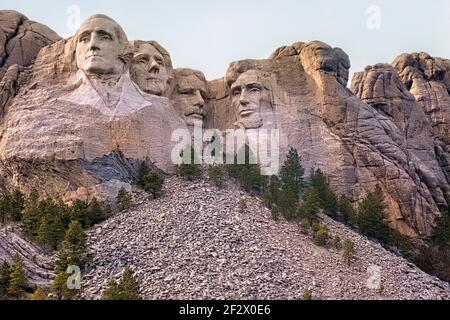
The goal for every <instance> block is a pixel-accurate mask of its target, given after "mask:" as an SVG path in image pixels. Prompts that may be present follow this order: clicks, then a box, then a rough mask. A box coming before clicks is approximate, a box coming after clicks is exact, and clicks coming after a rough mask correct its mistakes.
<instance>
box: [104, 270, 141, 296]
mask: <svg viewBox="0 0 450 320" xmlns="http://www.w3.org/2000/svg"><path fill="white" fill-rule="evenodd" d="M139 291H140V289H139V284H138V282H137V280H136V278H135V277H134V274H133V271H132V270H131V269H130V268H128V267H126V268H125V270H124V271H123V274H122V278H121V280H120V281H119V282H116V281H114V280H113V279H111V280H110V282H109V284H108V287H107V288H106V289H105V291H104V292H103V297H102V299H103V300H141V299H142V298H141V296H140V293H139Z"/></svg>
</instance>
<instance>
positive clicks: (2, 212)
mask: <svg viewBox="0 0 450 320" xmlns="http://www.w3.org/2000/svg"><path fill="white" fill-rule="evenodd" d="M10 202H11V196H10V195H9V193H8V192H5V193H2V194H0V223H5V222H6V220H7V219H8V212H9V207H10Z"/></svg>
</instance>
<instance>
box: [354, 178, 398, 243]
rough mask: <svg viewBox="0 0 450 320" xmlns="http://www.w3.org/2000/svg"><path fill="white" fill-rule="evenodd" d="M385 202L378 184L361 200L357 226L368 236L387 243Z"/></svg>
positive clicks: (388, 233) (388, 231)
mask: <svg viewBox="0 0 450 320" xmlns="http://www.w3.org/2000/svg"><path fill="white" fill-rule="evenodd" d="M384 209H385V204H384V196H383V191H382V190H381V188H380V187H379V186H377V187H376V188H375V190H374V191H373V192H370V193H369V194H368V195H367V197H366V198H365V199H364V200H363V201H362V202H361V204H360V206H359V208H358V217H357V221H358V227H359V229H360V231H361V232H362V233H363V234H365V235H366V236H368V237H371V238H375V239H378V240H380V241H382V242H384V243H387V242H388V241H389V239H390V233H391V232H390V229H389V227H388V226H387V225H386V223H385V221H384V220H385V216H386V214H385V212H384Z"/></svg>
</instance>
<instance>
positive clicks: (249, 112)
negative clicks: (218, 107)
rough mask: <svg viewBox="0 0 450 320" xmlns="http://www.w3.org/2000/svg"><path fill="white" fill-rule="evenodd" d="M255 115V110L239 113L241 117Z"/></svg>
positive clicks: (245, 110)
mask: <svg viewBox="0 0 450 320" xmlns="http://www.w3.org/2000/svg"><path fill="white" fill-rule="evenodd" d="M253 113H255V110H251V109H244V110H241V111H239V115H240V116H241V117H248V116H250V115H252V114H253Z"/></svg>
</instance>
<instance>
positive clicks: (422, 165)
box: [0, 12, 450, 238]
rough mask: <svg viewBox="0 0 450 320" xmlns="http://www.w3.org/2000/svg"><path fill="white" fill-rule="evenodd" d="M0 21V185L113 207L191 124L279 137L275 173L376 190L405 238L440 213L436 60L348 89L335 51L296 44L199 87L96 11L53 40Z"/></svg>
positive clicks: (441, 93)
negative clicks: (298, 165)
mask: <svg viewBox="0 0 450 320" xmlns="http://www.w3.org/2000/svg"><path fill="white" fill-rule="evenodd" d="M0 17H4V18H3V20H2V19H0V26H1V29H2V31H3V34H4V35H5V36H4V38H5V41H4V43H5V44H4V45H3V47H4V48H6V49H5V50H4V51H5V52H6V54H3V55H2V67H1V68H2V70H3V72H4V77H3V79H2V81H1V82H0V88H1V92H0V97H1V101H2V102H4V105H8V108H3V107H2V112H0V114H1V117H2V120H1V122H0V173H1V175H0V187H2V188H8V187H11V186H20V187H21V188H23V189H24V190H25V191H28V190H30V189H31V188H33V187H36V186H38V187H39V188H41V189H42V190H43V193H44V194H45V195H48V196H62V197H63V198H65V199H66V200H69V199H73V198H74V197H77V196H79V195H91V196H92V195H98V196H100V195H101V197H103V198H106V199H114V197H115V195H116V192H117V188H119V187H121V186H126V187H127V188H130V187H131V186H130V183H131V181H132V180H133V178H134V177H135V176H136V172H137V167H138V164H139V162H140V161H147V162H149V163H151V164H153V165H154V166H156V167H157V168H159V169H161V170H162V171H165V172H168V173H171V172H173V171H174V165H175V162H174V159H173V149H174V147H175V146H176V144H177V143H178V141H172V139H171V138H172V134H173V133H174V132H175V131H177V130H178V129H180V130H185V131H188V132H192V127H193V124H195V123H197V122H199V123H200V124H201V127H203V128H204V129H218V130H220V131H222V132H224V131H226V130H228V129H242V130H243V131H244V132H247V133H249V132H251V130H260V129H264V130H267V131H269V132H274V131H275V130H277V132H278V134H279V137H278V138H279V143H278V146H279V148H278V149H277V151H279V156H277V161H278V162H279V164H281V163H282V161H283V160H284V157H285V155H286V153H287V151H288V149H289V148H290V147H294V148H296V149H297V150H298V151H299V152H300V154H301V156H302V160H303V164H304V166H305V167H306V169H307V170H306V171H307V172H309V170H310V169H312V168H320V169H322V170H323V171H324V172H325V173H326V174H327V175H328V176H329V177H330V183H331V185H332V187H333V188H334V189H335V190H336V191H337V192H338V193H340V194H345V195H347V196H349V197H350V198H351V199H353V201H355V202H358V201H359V200H361V199H362V198H363V197H364V196H365V195H366V194H367V193H368V192H369V191H372V190H373V189H374V188H375V186H376V185H377V184H379V185H380V186H381V188H382V190H383V191H384V194H385V198H386V204H387V208H388V210H387V211H388V213H389V222H390V224H391V226H392V227H394V228H396V229H398V230H400V231H401V232H402V233H403V234H406V235H409V236H412V237H425V238H426V237H429V236H431V234H432V230H433V226H434V220H435V218H436V217H437V216H438V215H439V209H440V208H441V207H444V206H446V205H447V201H448V198H449V196H450V195H449V192H450V191H449V190H450V187H449V176H450V172H449V170H450V169H449V168H450V165H449V164H450V156H449V152H448V150H449V149H448V148H449V146H448V144H449V134H448V117H449V112H450V111H449V109H448V108H449V105H450V104H449V101H450V98H449V94H448V88H449V85H450V76H449V75H448V72H447V70H448V69H449V68H450V63H449V62H448V60H444V59H434V58H431V57H429V56H428V55H425V54H412V55H402V56H400V57H399V58H398V59H396V61H395V62H394V64H393V67H391V66H389V65H376V66H373V67H368V68H367V69H366V70H365V71H364V72H362V73H358V74H356V75H355V77H354V81H353V84H352V91H350V90H349V89H348V88H347V82H348V77H349V68H350V60H349V57H348V56H347V55H346V54H345V52H343V51H342V50H341V49H339V48H332V47H330V46H329V45H327V44H325V43H322V42H319V41H313V42H310V43H302V42H298V43H294V44H292V45H291V46H284V47H281V48H279V49H277V50H276V51H275V52H274V53H273V54H272V55H271V56H270V57H269V58H268V59H263V60H245V61H238V62H233V63H231V64H230V67H229V69H228V71H227V74H226V75H225V76H224V77H223V78H221V79H216V80H213V81H209V82H208V81H206V80H205V78H204V76H203V74H202V73H201V72H200V71H196V70H191V69H176V70H173V67H172V61H171V58H170V55H169V53H168V52H167V51H166V50H165V49H164V48H162V47H161V46H160V45H159V44H158V43H157V42H155V41H133V42H129V41H128V39H127V36H126V33H125V32H124V30H123V29H122V28H121V27H120V26H119V25H118V24H117V23H116V22H115V21H114V20H112V19H111V18H109V17H106V16H103V15H96V16H93V17H91V18H89V19H87V20H86V21H85V22H84V23H83V24H82V26H81V27H80V29H79V30H78V31H77V33H76V34H75V35H74V36H73V37H72V38H69V39H61V40H59V41H56V40H58V37H57V36H53V35H52V32H51V31H48V30H47V31H45V32H44V31H43V30H44V29H45V27H43V26H39V27H38V26H35V24H33V23H31V22H27V21H28V20H26V18H24V17H22V16H21V15H20V14H17V13H11V12H3V13H2V16H0ZM26 26H28V27H26ZM27 28H28V29H27ZM22 29H23V30H22ZM20 30H22V31H20ZM24 30H28V31H24ZM98 30H101V34H102V37H99V36H98V34H97V33H98V32H99V31H98ZM22 33H23V34H24V36H23V37H18V38H17V37H16V35H15V34H22ZM16 38H17V39H16ZM8 39H9V40H8ZM14 39H16V40H14ZM24 39H31V40H30V41H28V40H27V41H28V42H26V43H28V44H27V45H29V46H30V47H32V48H38V47H39V46H41V47H42V45H44V44H48V43H51V44H50V45H48V46H46V47H44V48H42V50H40V51H39V54H38V56H37V58H36V62H35V63H34V64H33V65H32V67H31V66H29V65H30V64H31V61H32V60H33V59H34V57H33V59H31V58H28V57H23V59H22V60H17V59H16V58H14V56H16V55H18V54H16V53H14V52H16V51H14V50H16V49H14V48H16V47H17V46H19V47H20V46H22V47H24V46H25V42H23V43H22V42H20V41H22V40H23V41H25V40H24ZM33 39H34V40H33ZM45 39H46V41H48V43H45V41H44V40H45ZM14 41H16V42H17V41H19V42H17V43H20V44H21V45H17V46H13V45H12V44H13V43H15V42H14ZM33 41H34V42H33ZM55 41H56V42H55ZM30 43H33V44H30ZM13 49H14V50H13ZM33 50H34V49H33ZM33 50H31V49H30V50H27V55H28V53H29V54H30V55H32V53H33V52H35V51H33ZM36 50H37V49H36ZM36 54H37V52H36ZM36 54H35V55H34V56H36ZM14 59H16V60H14ZM14 63H16V64H17V63H18V66H16V65H15V64H14ZM17 82H19V83H20V84H21V85H20V88H17V87H16V86H15V83H17ZM251 141H255V140H254V139H253V140H252V139H250V138H249V139H248V142H251ZM260 141H263V140H260ZM272 151H273V150H272ZM175 153H176V152H175ZM269 164H270V165H272V164H274V163H273V162H269ZM274 173H276V172H274Z"/></svg>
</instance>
